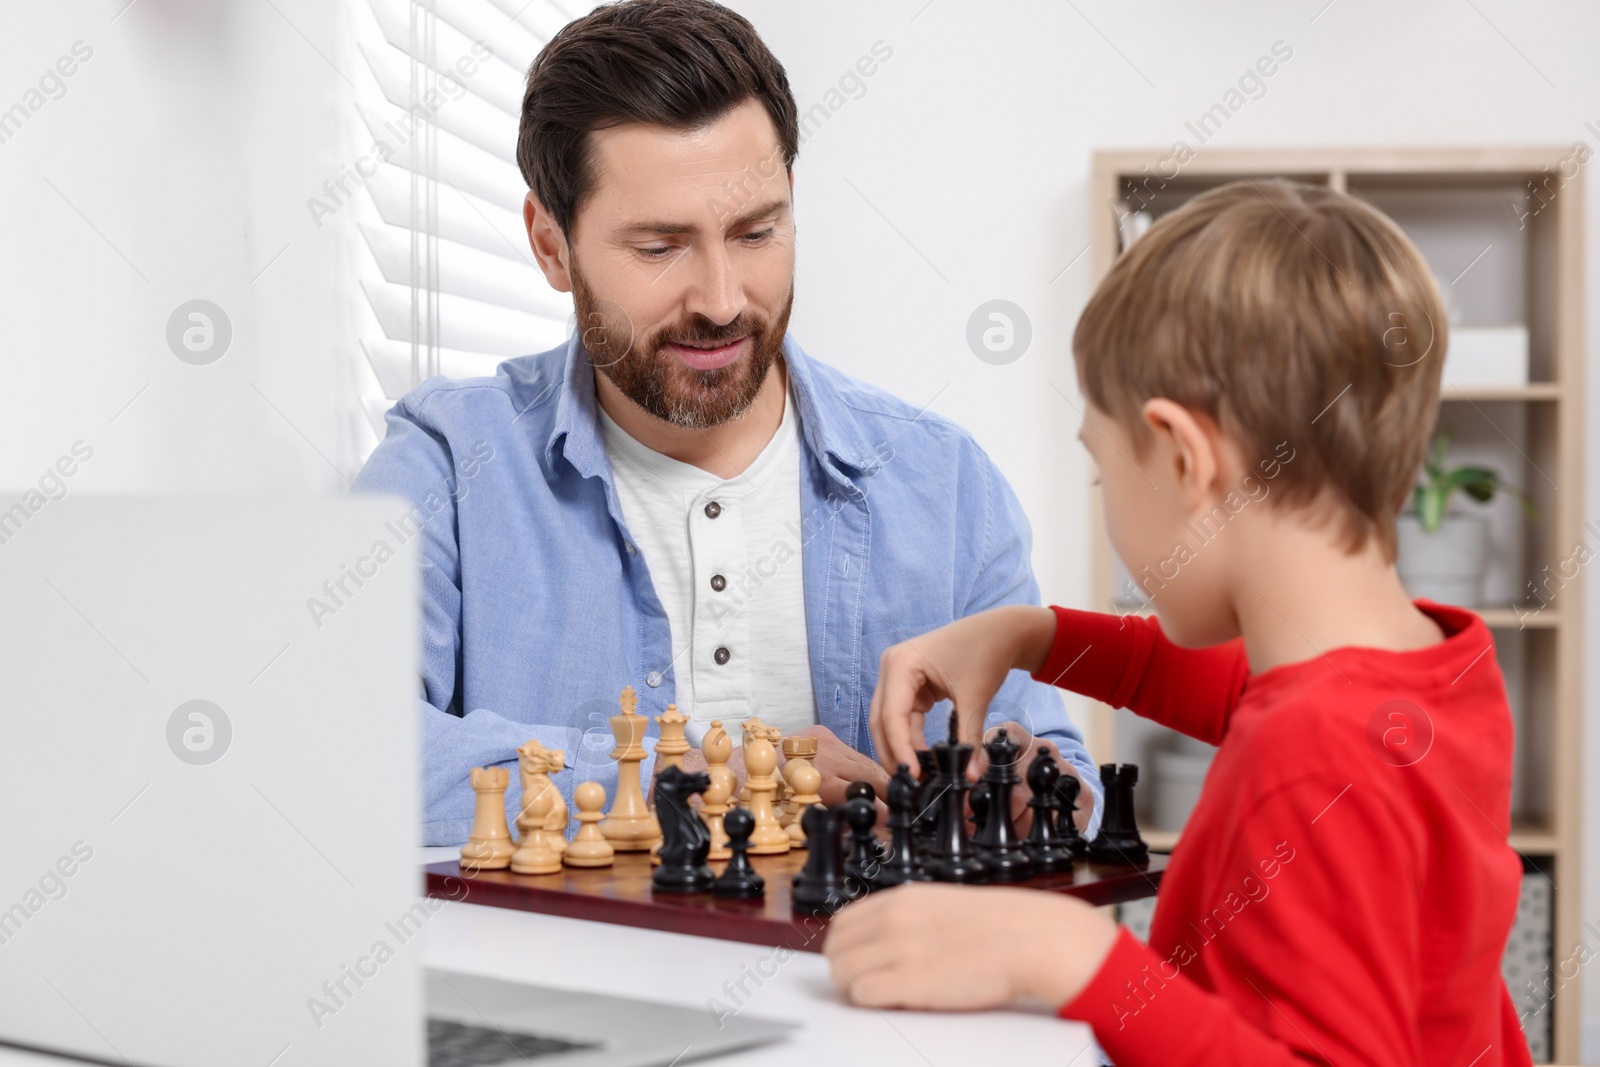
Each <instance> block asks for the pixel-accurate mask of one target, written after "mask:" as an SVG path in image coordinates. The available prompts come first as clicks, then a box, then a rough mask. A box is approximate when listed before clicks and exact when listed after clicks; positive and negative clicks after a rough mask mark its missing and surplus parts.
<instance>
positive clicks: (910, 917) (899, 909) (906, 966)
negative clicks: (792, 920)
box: [822, 883, 1118, 1011]
mask: <svg viewBox="0 0 1600 1067" xmlns="http://www.w3.org/2000/svg"><path fill="white" fill-rule="evenodd" d="M1117 936H1118V927H1117V924H1116V923H1115V922H1113V921H1112V920H1111V919H1110V918H1109V917H1107V916H1106V915H1105V914H1103V913H1101V912H1099V911H1096V910H1095V909H1094V908H1092V907H1090V906H1089V905H1088V904H1085V903H1084V902H1083V901H1081V900H1075V899H1073V898H1072V897H1068V896H1062V895H1058V894H1055V893H1041V892H1039V891H1038V890H1036V889H1003V888H1000V887H997V886H985V887H982V888H979V887H974V886H951V885H932V884H928V883H921V884H916V883H913V884H910V885H903V886H900V887H898V888H895V889H888V890H884V891H882V892H879V893H873V894H872V895H870V896H867V897H864V898H862V899H861V900H858V901H856V902H855V903H853V904H849V905H847V906H846V907H845V908H844V909H843V910H841V911H840V912H839V914H838V915H836V916H834V918H833V921H832V922H831V923H829V924H828V937H827V940H826V941H825V942H824V943H823V946H822V951H823V954H824V955H825V956H827V958H828V964H829V966H830V967H831V969H832V973H833V980H834V982H835V983H837V984H838V986H839V988H840V989H842V990H843V991H844V992H845V994H846V995H847V996H848V997H849V998H850V1000H851V1001H852V1002H853V1003H855V1004H859V1005H862V1006H863V1007H871V1008H878V1009H883V1008H910V1009H914V1010H921V1011H962V1010H974V1011H975V1010H981V1009H985V1008H997V1007H1000V1006H1001V1005H1003V1004H1007V1003H1009V1002H1011V1001H1013V1000H1017V999H1019V998H1024V997H1026V998H1031V999H1035V1000H1041V1001H1043V1002H1044V1003H1046V1004H1048V1005H1050V1006H1051V1007H1057V1008H1058V1007H1060V1006H1061V1005H1063V1004H1065V1003H1067V1002H1068V1001H1070V1000H1071V999H1072V998H1073V997H1075V996H1077V995H1078V993H1079V992H1081V991H1082V990H1083V987H1084V986H1086V985H1087V984H1088V983H1089V981H1090V979H1092V978H1093V977H1094V975H1095V972H1097V971H1098V970H1099V969H1100V966H1101V964H1102V963H1104V962H1105V958H1106V956H1107V955H1108V954H1109V953H1110V951H1111V947H1112V945H1114V944H1115V943H1116V940H1117Z"/></svg>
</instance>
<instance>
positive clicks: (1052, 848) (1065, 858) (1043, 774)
mask: <svg viewBox="0 0 1600 1067" xmlns="http://www.w3.org/2000/svg"><path fill="white" fill-rule="evenodd" d="M1066 777H1069V778H1071V777H1072V776H1071V775H1067V776H1066ZM1061 778H1062V774H1061V767H1060V766H1059V765H1058V764H1057V763H1056V758H1055V757H1054V756H1053V755H1051V754H1050V750H1049V749H1047V748H1041V749H1039V751H1038V752H1037V753H1036V754H1035V755H1034V757H1033V762H1032V763H1030V764H1028V788H1029V789H1030V790H1032V792H1033V796H1031V797H1029V798H1028V807H1030V808H1032V809H1033V825H1032V826H1031V827H1029V829H1028V837H1027V840H1026V841H1025V842H1024V844H1025V845H1026V847H1027V849H1028V858H1029V859H1031V860H1033V872H1034V873H1035V874H1055V873H1057V872H1059V871H1070V870H1072V863H1073V858H1074V857H1073V854H1072V849H1071V848H1070V847H1068V846H1067V844H1066V843H1065V842H1064V841H1063V840H1062V839H1061V837H1060V836H1059V835H1058V834H1057V833H1056V808H1057V806H1058V804H1059V800H1058V799H1057V793H1056V784H1057V783H1058V782H1059V781H1060V779H1061ZM1073 781H1074V782H1076V781H1077V779H1076V778H1073ZM1074 829H1076V827H1074Z"/></svg>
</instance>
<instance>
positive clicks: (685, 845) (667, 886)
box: [650, 767, 716, 893]
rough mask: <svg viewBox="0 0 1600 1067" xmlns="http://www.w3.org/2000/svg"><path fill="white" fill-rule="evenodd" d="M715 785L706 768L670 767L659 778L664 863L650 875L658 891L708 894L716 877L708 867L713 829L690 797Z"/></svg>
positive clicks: (659, 811) (658, 791)
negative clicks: (707, 827)
mask: <svg viewBox="0 0 1600 1067" xmlns="http://www.w3.org/2000/svg"><path fill="white" fill-rule="evenodd" d="M710 787H711V778H710V776H709V775H707V774H706V773H705V772H704V771H695V772H689V771H686V770H684V769H683V768H681V767H668V768H667V769H666V770H664V771H661V772H659V773H658V774H657V775H656V779H655V795H656V818H657V819H658V820H659V821H660V823H661V851H660V856H661V866H659V867H657V868H656V869H655V873H654V874H652V875H651V876H650V885H651V887H652V888H654V890H655V891H656V892H657V893H704V892H705V891H706V890H708V889H710V888H711V883H712V882H713V881H715V880H716V876H715V875H714V874H712V872H711V868H710V867H708V866H706V854H707V853H709V852H710V851H711V831H710V830H708V829H706V824H705V822H704V821H703V820H702V819H701V818H700V816H699V814H698V813H697V812H696V811H695V810H694V809H693V808H691V807H690V806H689V798H690V797H691V796H693V795H694V794H696V793H704V792H705V791H706V790H707V789H709V788H710Z"/></svg>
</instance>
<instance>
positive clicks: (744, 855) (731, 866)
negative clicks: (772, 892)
mask: <svg viewBox="0 0 1600 1067" xmlns="http://www.w3.org/2000/svg"><path fill="white" fill-rule="evenodd" d="M722 828H723V830H725V831H726V832H727V834H728V847H729V848H730V849H732V850H733V857H732V858H731V859H729V860H728V866H727V868H726V869H725V870H723V872H722V874H721V875H719V876H718V877H717V880H716V881H715V882H713V883H712V885H711V892H713V893H715V894H716V895H717V896H719V897H732V898H734V899H735V900H754V899H755V898H757V897H761V896H765V895H766V892H767V880H766V879H765V878H763V877H761V875H759V874H757V873H756V869H755V868H754V867H752V866H751V865H750V835H751V834H753V833H755V831H756V817H755V816H754V815H751V814H750V811H749V809H747V808H733V809H731V810H730V811H729V812H728V814H726V815H724V816H723V817H722Z"/></svg>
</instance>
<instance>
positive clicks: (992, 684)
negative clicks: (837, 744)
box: [870, 605, 1056, 768]
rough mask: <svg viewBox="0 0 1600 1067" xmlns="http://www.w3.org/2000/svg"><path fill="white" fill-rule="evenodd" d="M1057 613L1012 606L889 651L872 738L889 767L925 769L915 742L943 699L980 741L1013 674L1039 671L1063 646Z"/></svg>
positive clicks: (965, 731)
mask: <svg viewBox="0 0 1600 1067" xmlns="http://www.w3.org/2000/svg"><path fill="white" fill-rule="evenodd" d="M1055 632H1056V617H1055V613H1054V612H1052V611H1050V610H1049V609H1047V608H1036V607H1028V606H1024V605H1011V606H1008V607H1003V608H993V609H991V610H989V611H985V612H981V613H979V614H977V615H970V616H968V617H967V618H965V619H957V620H956V621H955V622H952V623H950V624H949V625H946V626H941V627H940V628H939V629H937V630H934V631H933V632H932V633H926V634H923V635H922V636H921V637H917V638H913V639H912V640H910V641H905V642H902V643H901V644H898V645H891V646H890V647H889V648H888V649H887V650H885V652H884V653H883V658H882V659H881V660H880V661H879V665H878V685H877V688H876V689H875V690H874V691H873V694H872V710H871V719H870V722H871V725H872V740H873V743H874V744H875V745H876V746H877V749H878V756H879V758H880V759H881V760H882V761H883V764H884V766H886V767H891V768H892V767H894V766H896V765H897V764H901V763H908V764H910V765H911V766H912V767H913V768H915V767H916V765H917V754H916V747H915V745H914V744H913V743H912V738H913V737H921V736H923V732H922V718H923V716H925V715H927V713H928V709H929V708H931V707H933V706H934V705H935V704H937V703H938V702H939V701H941V700H949V701H950V702H951V703H953V704H954V705H955V708H956V714H957V716H958V717H959V733H960V736H959V738H958V739H959V740H966V741H974V740H976V739H977V736H978V731H979V730H980V729H981V728H982V723H983V717H984V714H985V713H986V712H987V711H988V709H989V701H990V700H992V699H993V698H994V695H995V693H996V692H998V691H999V689H1000V686H1001V685H1002V684H1003V683H1004V682H1005V680H1006V675H1007V674H1009V673H1010V672H1011V671H1012V670H1028V671H1032V670H1035V669H1037V668H1038V666H1039V665H1040V664H1042V663H1043V662H1044V660H1045V657H1046V656H1047V655H1048V654H1049V651H1050V643H1051V642H1052V641H1053V640H1055Z"/></svg>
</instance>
